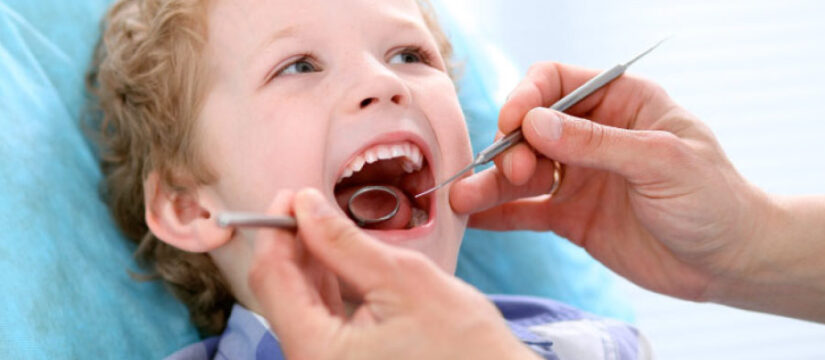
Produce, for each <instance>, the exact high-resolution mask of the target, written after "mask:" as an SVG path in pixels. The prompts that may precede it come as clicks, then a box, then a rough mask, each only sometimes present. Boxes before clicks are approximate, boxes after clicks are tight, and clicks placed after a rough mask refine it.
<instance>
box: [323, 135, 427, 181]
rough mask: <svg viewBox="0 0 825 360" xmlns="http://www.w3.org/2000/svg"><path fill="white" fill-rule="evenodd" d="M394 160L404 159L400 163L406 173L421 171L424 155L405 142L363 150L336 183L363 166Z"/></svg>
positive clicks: (415, 147) (411, 144) (414, 146)
mask: <svg viewBox="0 0 825 360" xmlns="http://www.w3.org/2000/svg"><path fill="white" fill-rule="evenodd" d="M395 158H403V159H404V161H403V162H402V163H401V167H402V168H403V169H404V171H406V172H408V173H411V172H414V171H418V170H421V166H422V165H423V163H424V155H421V149H419V148H418V146H417V145H415V144H413V143H411V142H406V141H405V142H400V143H395V144H382V145H375V146H373V147H370V148H368V149H366V150H364V152H363V153H361V154H359V155H358V156H356V157H355V158H353V159H352V161H350V162H349V164H347V167H346V168H345V169H344V173H343V174H342V175H341V178H340V179H338V182H341V180H344V179H345V178H348V177H350V176H352V174H354V173H357V172H359V171H361V169H363V168H364V165H365V164H372V163H374V162H376V161H378V160H388V159H395Z"/></svg>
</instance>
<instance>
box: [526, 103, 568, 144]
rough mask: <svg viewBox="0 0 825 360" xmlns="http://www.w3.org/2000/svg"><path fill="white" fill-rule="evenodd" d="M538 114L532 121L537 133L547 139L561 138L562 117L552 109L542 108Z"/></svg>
mask: <svg viewBox="0 0 825 360" xmlns="http://www.w3.org/2000/svg"><path fill="white" fill-rule="evenodd" d="M538 115H539V116H536V117H535V118H534V119H533V121H531V123H530V124H531V125H532V126H533V130H535V131H536V134H537V135H538V136H539V137H541V138H542V139H544V140H547V141H556V140H558V139H561V131H562V123H561V121H562V120H561V117H560V116H559V115H558V114H556V112H555V111H552V110H541V112H539V113H538Z"/></svg>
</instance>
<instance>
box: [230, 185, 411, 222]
mask: <svg viewBox="0 0 825 360" xmlns="http://www.w3.org/2000/svg"><path fill="white" fill-rule="evenodd" d="M382 199H383V200H387V201H380V200H382ZM375 203H380V204H385V205H384V206H380V207H378V208H376V207H372V206H369V205H370V204H375ZM400 207H401V198H400V197H399V195H398V194H396V193H395V191H393V190H392V189H390V188H388V187H386V186H379V185H373V186H364V187H363V188H361V189H358V191H356V192H354V193H353V194H352V196H350V198H349V200H347V215H349V217H350V218H351V219H352V220H353V221H355V223H356V224H357V225H358V226H360V227H364V226H367V225H372V224H377V223H381V222H384V221H387V220H389V219H392V218H393V216H395V215H396V214H397V213H398V209H399V208H400ZM217 223H218V226H220V227H224V228H225V227H275V228H281V229H287V230H295V229H297V228H298V223H297V222H296V221H295V218H294V217H291V216H276V215H264V214H260V213H248V212H224V213H221V214H218V217H217Z"/></svg>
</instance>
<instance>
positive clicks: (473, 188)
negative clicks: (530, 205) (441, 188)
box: [450, 158, 555, 214]
mask: <svg viewBox="0 0 825 360" xmlns="http://www.w3.org/2000/svg"><path fill="white" fill-rule="evenodd" d="M554 171H555V167H554V166H553V162H552V161H550V160H548V159H546V158H540V159H538V160H537V161H536V166H535V171H534V172H533V175H532V176H531V177H530V178H529V179H528V181H527V182H526V183H524V184H521V185H516V184H513V183H512V182H510V181H509V180H507V177H506V176H505V175H504V174H503V172H502V170H501V169H499V168H497V167H494V168H490V169H487V170H484V171H481V172H479V173H477V174H474V175H472V176H469V177H467V178H464V179H462V180H459V181H456V182H455V183H454V184H453V185H452V186H451V187H450V205H451V206H452V208H453V211H455V212H457V213H459V214H470V213H475V212H479V211H482V210H485V209H489V208H491V207H493V206H496V205H499V204H503V203H506V202H510V201H512V200H515V199H520V198H524V197H532V196H536V195H541V194H547V192H549V191H550V189H551V188H552V186H553V182H554V181H555V180H554V178H553V173H554Z"/></svg>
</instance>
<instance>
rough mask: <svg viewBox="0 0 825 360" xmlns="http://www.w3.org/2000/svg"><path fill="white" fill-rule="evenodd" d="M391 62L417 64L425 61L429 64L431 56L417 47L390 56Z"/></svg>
mask: <svg viewBox="0 0 825 360" xmlns="http://www.w3.org/2000/svg"><path fill="white" fill-rule="evenodd" d="M388 62H389V63H390V64H415V63H425V64H429V57H428V56H427V54H426V53H425V52H424V51H423V50H421V49H417V48H413V49H404V50H402V51H400V52H398V53H397V54H395V55H393V56H392V57H390V59H389V61H388Z"/></svg>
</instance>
